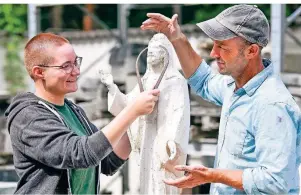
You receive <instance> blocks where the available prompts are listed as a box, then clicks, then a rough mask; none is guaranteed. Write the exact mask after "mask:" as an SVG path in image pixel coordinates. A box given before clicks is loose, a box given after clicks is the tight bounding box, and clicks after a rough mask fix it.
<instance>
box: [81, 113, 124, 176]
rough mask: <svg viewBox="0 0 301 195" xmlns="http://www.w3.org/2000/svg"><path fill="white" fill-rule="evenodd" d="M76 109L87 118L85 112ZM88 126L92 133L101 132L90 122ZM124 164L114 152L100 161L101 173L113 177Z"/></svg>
mask: <svg viewBox="0 0 301 195" xmlns="http://www.w3.org/2000/svg"><path fill="white" fill-rule="evenodd" d="M78 108H79V109H80V111H81V112H82V113H83V114H84V117H86V118H87V116H86V113H85V111H84V110H83V109H82V108H81V107H78ZM88 121H89V120H88ZM89 125H90V127H91V128H92V130H93V132H95V133H96V132H98V131H101V130H99V129H98V128H97V127H96V126H95V125H94V124H93V123H91V122H90V121H89ZM125 162H126V160H123V159H121V158H119V156H118V155H116V154H115V152H114V151H112V152H111V153H110V154H109V155H108V156H106V157H105V158H104V159H102V160H101V173H103V174H105V175H113V174H115V173H116V172H117V170H118V168H120V167H121V166H122V165H123V164H124V163H125Z"/></svg>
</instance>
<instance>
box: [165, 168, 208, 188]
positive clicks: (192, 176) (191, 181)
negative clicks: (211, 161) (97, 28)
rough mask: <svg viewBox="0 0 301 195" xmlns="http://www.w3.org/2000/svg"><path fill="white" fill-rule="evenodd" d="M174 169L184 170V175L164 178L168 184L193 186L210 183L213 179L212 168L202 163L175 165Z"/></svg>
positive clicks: (182, 186)
mask: <svg viewBox="0 0 301 195" xmlns="http://www.w3.org/2000/svg"><path fill="white" fill-rule="evenodd" d="M175 169H176V170H178V171H185V172H186V173H185V175H184V176H183V177H181V178H178V179H175V180H166V179H164V180H163V181H164V182H165V183H166V184H168V185H172V186H175V187H178V188H193V187H195V186H198V185H201V184H205V183H211V182H212V180H213V172H212V169H210V168H207V167H204V166H202V165H195V166H185V165H177V166H175Z"/></svg>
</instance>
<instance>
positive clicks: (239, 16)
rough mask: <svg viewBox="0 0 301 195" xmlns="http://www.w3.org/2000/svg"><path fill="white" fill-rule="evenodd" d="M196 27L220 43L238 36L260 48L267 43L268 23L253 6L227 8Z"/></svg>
mask: <svg viewBox="0 0 301 195" xmlns="http://www.w3.org/2000/svg"><path fill="white" fill-rule="evenodd" d="M197 26H199V27H200V28H201V29H202V30H203V31H204V32H205V33H206V34H207V35H208V36H209V37H210V38H211V39H213V40H219V41H222V40H227V39H231V38H234V37H237V36H239V37H242V38H244V39H245V40H247V41H249V42H251V43H256V44H258V45H260V46H262V47H265V46H266V45H267V44H268V42H269V34H270V27H269V22H268V20H267V18H266V16H265V15H264V14H263V13H262V11H261V10H260V9H258V8H257V6H255V5H254V6H253V5H235V6H232V7H229V8H228V9H226V10H224V11H222V12H221V13H220V14H218V15H217V16H216V17H215V18H212V19H210V20H207V21H204V22H200V23H197Z"/></svg>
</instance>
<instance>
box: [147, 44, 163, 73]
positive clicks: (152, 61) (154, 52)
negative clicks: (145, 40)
mask: <svg viewBox="0 0 301 195" xmlns="http://www.w3.org/2000/svg"><path fill="white" fill-rule="evenodd" d="M160 45H162V44H161V43H160V42H157V41H150V42H149V45H148V51H147V64H148V65H149V66H152V67H158V66H160V65H161V66H162V65H164V58H165V57H167V56H166V53H165V51H164V49H162V48H161V47H160ZM162 68H163V66H162Z"/></svg>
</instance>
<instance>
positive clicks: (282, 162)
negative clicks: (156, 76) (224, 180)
mask: <svg viewBox="0 0 301 195" xmlns="http://www.w3.org/2000/svg"><path fill="white" fill-rule="evenodd" d="M263 64H264V66H265V69H264V70H262V71H261V72H260V73H258V74H257V75H256V76H254V77H253V78H252V79H251V80H249V81H248V82H247V83H246V84H245V85H244V86H243V87H242V88H240V89H238V90H236V91H235V92H234V89H235V82H234V80H233V79H232V78H231V77H229V76H223V75H220V74H214V73H212V71H211V68H210V66H208V65H207V63H206V62H205V61H204V60H203V62H202V63H201V65H200V66H199V67H198V69H197V70H196V72H195V73H194V74H193V75H192V76H191V77H190V78H189V79H188V83H189V85H190V86H191V88H192V89H193V90H194V91H195V92H196V93H197V94H198V95H199V96H201V97H202V98H204V99H205V100H208V101H210V102H212V103H214V104H216V105H219V106H222V112H221V119H220V126H219V135H218V146H217V151H216V158H215V165H214V166H215V168H219V169H231V170H235V169H240V170H243V176H242V181H243V188H244V191H240V190H237V189H235V188H232V187H230V186H226V185H224V184H220V183H216V184H211V189H210V194H298V193H299V174H298V167H299V165H300V153H301V151H300V150H301V148H300V138H301V136H300V130H301V114H300V109H299V107H298V105H297V104H296V102H295V101H294V99H293V97H292V95H291V94H290V93H289V91H288V90H287V88H286V87H285V85H284V84H283V82H282V81H281V79H280V77H279V75H276V74H274V73H273V66H272V63H271V62H270V61H269V60H266V59H264V60H263Z"/></svg>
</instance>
